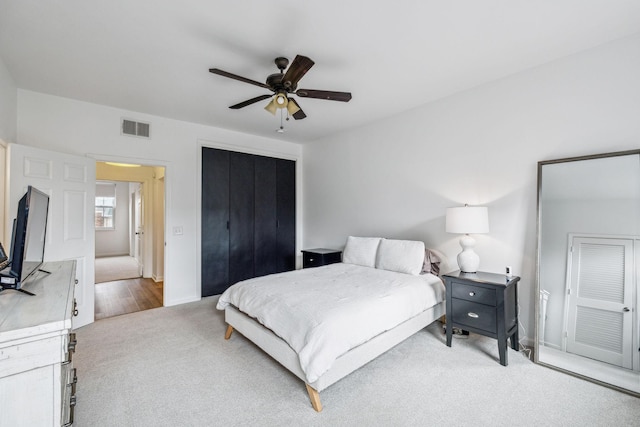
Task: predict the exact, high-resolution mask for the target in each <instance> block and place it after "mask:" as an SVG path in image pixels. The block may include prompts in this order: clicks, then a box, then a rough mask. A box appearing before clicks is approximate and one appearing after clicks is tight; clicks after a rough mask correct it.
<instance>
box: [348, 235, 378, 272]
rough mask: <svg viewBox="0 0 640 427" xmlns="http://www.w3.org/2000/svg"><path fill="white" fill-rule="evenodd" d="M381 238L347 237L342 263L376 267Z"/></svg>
mask: <svg viewBox="0 0 640 427" xmlns="http://www.w3.org/2000/svg"><path fill="white" fill-rule="evenodd" d="M380 240H382V239H381V238H380V237H353V236H349V237H347V244H346V245H345V247H344V252H343V253H342V262H343V263H345V264H356V265H362V266H365V267H375V266H376V252H378V244H379V243H380Z"/></svg>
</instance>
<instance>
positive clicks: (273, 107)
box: [264, 97, 278, 116]
mask: <svg viewBox="0 0 640 427" xmlns="http://www.w3.org/2000/svg"><path fill="white" fill-rule="evenodd" d="M264 109H265V110H267V111H268V112H270V113H271V114H273V115H274V116H275V115H276V111H278V105H277V104H276V98H275V97H273V98H271V101H269V103H268V104H267V106H266V107H264Z"/></svg>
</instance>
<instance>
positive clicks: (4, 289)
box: [0, 285, 36, 297]
mask: <svg viewBox="0 0 640 427" xmlns="http://www.w3.org/2000/svg"><path fill="white" fill-rule="evenodd" d="M7 290H11V291H17V292H22V293H23V294H27V295H31V296H32V297H35V296H36V294H34V293H32V292H29V291H25V290H24V289H16V288H9V287H7V288H5V287H4V286H1V285H0V292H2V291H7Z"/></svg>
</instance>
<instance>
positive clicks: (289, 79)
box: [282, 55, 315, 90]
mask: <svg viewBox="0 0 640 427" xmlns="http://www.w3.org/2000/svg"><path fill="white" fill-rule="evenodd" d="M313 64H315V62H313V61H312V60H311V59H309V58H307V57H306V56H302V55H296V57H295V59H294V60H293V62H292V63H291V65H290V66H289V69H288V70H287V72H286V73H285V74H284V77H283V78H282V83H283V84H284V87H285V88H287V89H289V88H293V89H294V90H295V87H296V86H297V84H298V82H299V81H300V79H301V78H302V77H303V76H304V75H305V74H306V73H307V71H309V69H310V68H311V67H313Z"/></svg>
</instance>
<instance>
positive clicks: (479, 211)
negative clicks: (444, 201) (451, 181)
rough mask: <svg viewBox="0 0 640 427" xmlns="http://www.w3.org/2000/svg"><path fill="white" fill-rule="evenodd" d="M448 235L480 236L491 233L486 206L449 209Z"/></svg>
mask: <svg viewBox="0 0 640 427" xmlns="http://www.w3.org/2000/svg"><path fill="white" fill-rule="evenodd" d="M446 231H447V233H459V234H479V233H488V232H489V210H488V209H487V208H486V207H484V206H473V207H472V206H464V207H459V208H448V209H447V216H446Z"/></svg>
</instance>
